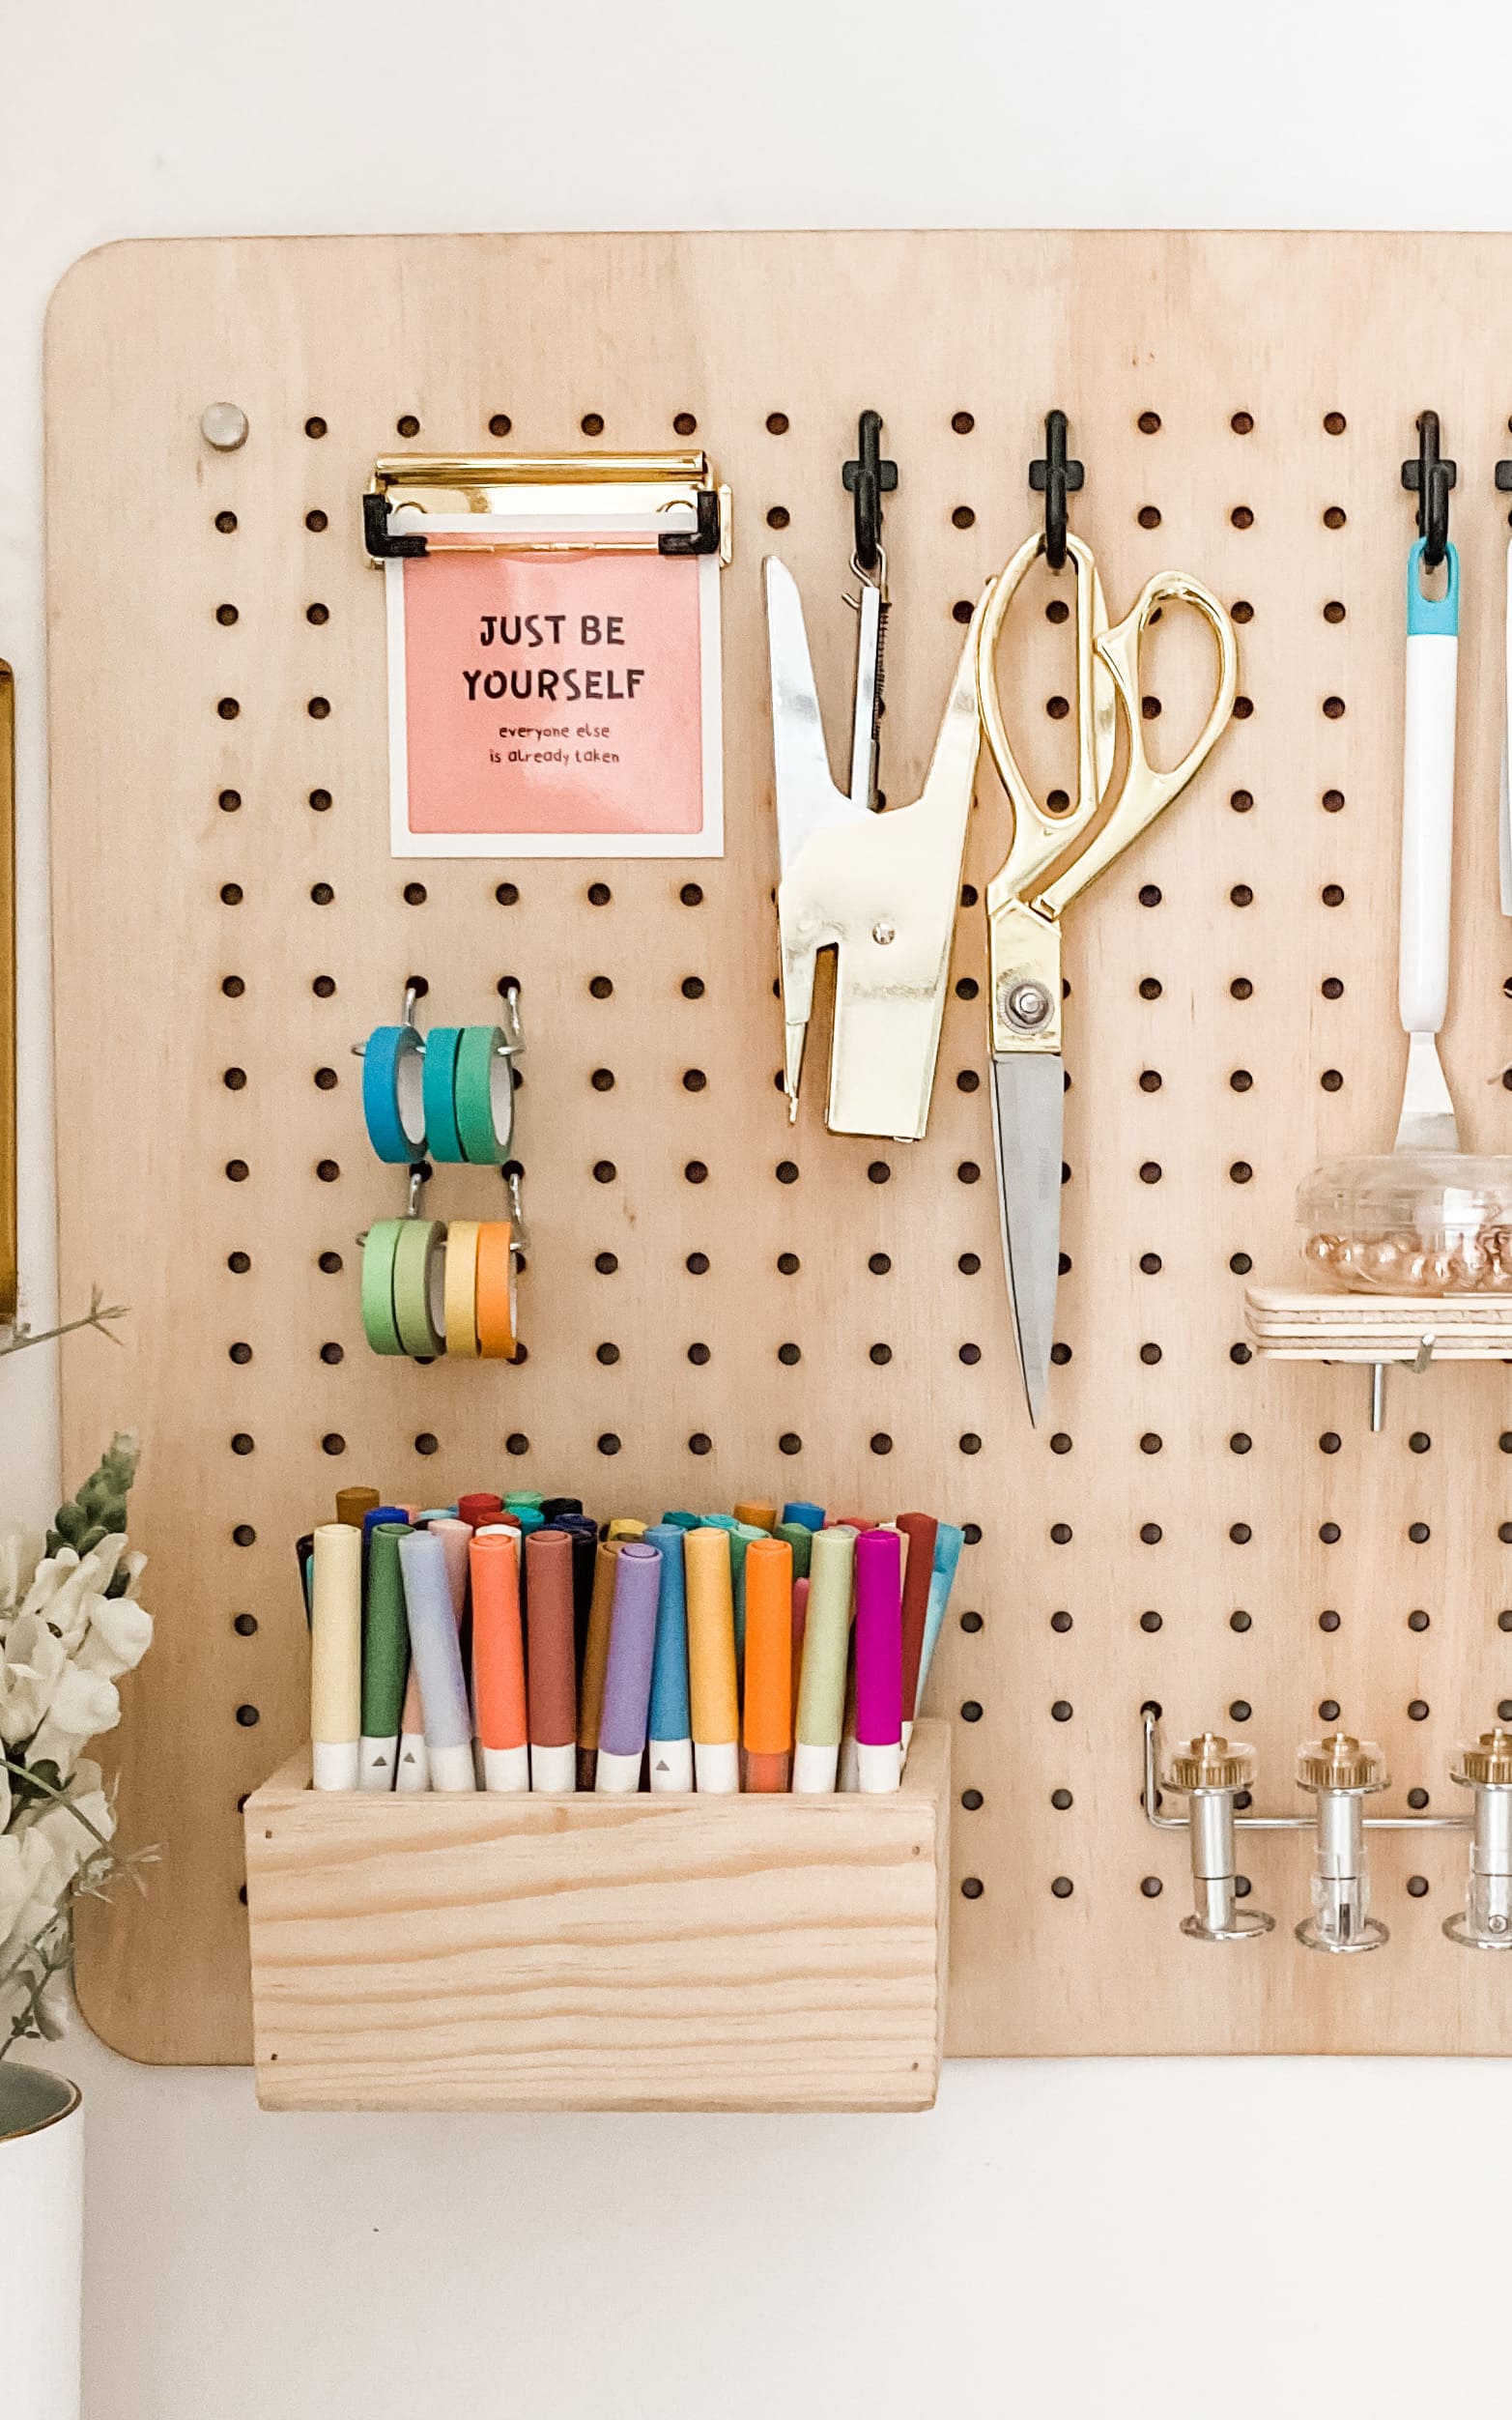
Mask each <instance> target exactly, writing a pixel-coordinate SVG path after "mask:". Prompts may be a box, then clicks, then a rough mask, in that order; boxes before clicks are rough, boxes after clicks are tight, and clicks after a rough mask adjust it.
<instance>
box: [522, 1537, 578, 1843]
mask: <svg viewBox="0 0 1512 2420" xmlns="http://www.w3.org/2000/svg"><path fill="white" fill-rule="evenodd" d="M525 1569H526V1607H527V1613H526V1626H527V1634H528V1657H527V1663H526V1669H527V1675H528V1679H527V1687H526V1698H527V1705H528V1713H529V1730H530V1787H531V1789H532V1790H547V1791H553V1792H556V1793H557V1794H558V1795H565V1794H566V1793H567V1792H568V1791H571V1790H575V1789H576V1788H577V1786H578V1670H577V1661H576V1657H575V1656H574V1652H573V1610H572V1540H571V1539H570V1538H569V1536H568V1534H567V1532H566V1531H565V1530H562V1529H544V1528H543V1529H538V1530H535V1531H533V1532H532V1533H531V1535H530V1536H529V1537H528V1538H527V1540H526V1541H525Z"/></svg>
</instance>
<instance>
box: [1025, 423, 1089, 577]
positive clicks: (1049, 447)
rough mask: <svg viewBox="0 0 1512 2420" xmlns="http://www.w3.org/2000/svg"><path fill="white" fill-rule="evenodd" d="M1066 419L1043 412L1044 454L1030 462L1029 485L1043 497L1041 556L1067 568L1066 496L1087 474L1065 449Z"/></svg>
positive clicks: (1055, 566) (1056, 566)
mask: <svg viewBox="0 0 1512 2420" xmlns="http://www.w3.org/2000/svg"><path fill="white" fill-rule="evenodd" d="M1067 440H1068V423H1067V418H1066V415H1065V413H1064V412H1047V413H1046V414H1045V416H1044V457H1043V459H1042V460H1041V461H1037V462H1031V464H1030V465H1029V485H1030V488H1031V489H1032V491H1033V493H1034V494H1035V495H1036V496H1042V497H1043V498H1044V559H1045V562H1047V563H1048V564H1049V566H1050V569H1051V570H1052V571H1064V570H1065V568H1066V499H1067V497H1068V496H1069V495H1071V496H1074V495H1075V494H1076V492H1077V491H1078V489H1079V488H1080V487H1081V485H1082V483H1083V481H1084V479H1085V478H1086V472H1085V471H1084V470H1083V468H1082V466H1081V464H1080V463H1079V462H1072V461H1071V460H1070V459H1069V457H1068V455H1067V451H1066V447H1067Z"/></svg>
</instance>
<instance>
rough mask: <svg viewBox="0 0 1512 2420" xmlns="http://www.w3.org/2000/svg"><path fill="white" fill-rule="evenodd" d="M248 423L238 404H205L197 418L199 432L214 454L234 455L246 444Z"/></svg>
mask: <svg viewBox="0 0 1512 2420" xmlns="http://www.w3.org/2000/svg"><path fill="white" fill-rule="evenodd" d="M248 426H249V423H248V420H247V417H246V414H245V413H244V412H243V411H242V406H241V405H240V404H239V403H207V404H206V406H205V409H204V411H203V412H202V413H201V414H200V416H199V431H200V435H201V436H202V437H203V438H204V440H205V443H206V445H207V446H214V449H215V451H216V453H235V452H236V450H237V447H239V446H244V445H245V444H246V437H247V429H248Z"/></svg>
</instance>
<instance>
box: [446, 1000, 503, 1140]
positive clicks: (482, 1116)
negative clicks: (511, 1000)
mask: <svg viewBox="0 0 1512 2420" xmlns="http://www.w3.org/2000/svg"><path fill="white" fill-rule="evenodd" d="M503 1039H504V1037H503V1035H502V1033H501V1032H500V1031H499V1027H498V1026H497V1025H464V1026H463V1028H462V1039H461V1041H460V1042H459V1043H458V1045H457V1066H456V1073H455V1076H454V1078H453V1087H454V1088H453V1096H452V1098H453V1106H454V1109H455V1111H456V1119H457V1133H458V1134H459V1135H460V1137H461V1138H462V1150H463V1156H464V1157H465V1158H466V1159H468V1160H471V1162H472V1163H473V1164H474V1166H477V1167H501V1166H502V1164H503V1162H504V1161H505V1160H507V1159H508V1157H509V1144H510V1139H511V1138H512V1136H513V1133H514V1122H515V1103H514V1095H515V1080H514V1068H513V1064H512V1062H511V1061H510V1060H509V1059H507V1058H505V1057H504V1056H503V1055H502V1045H503Z"/></svg>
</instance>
